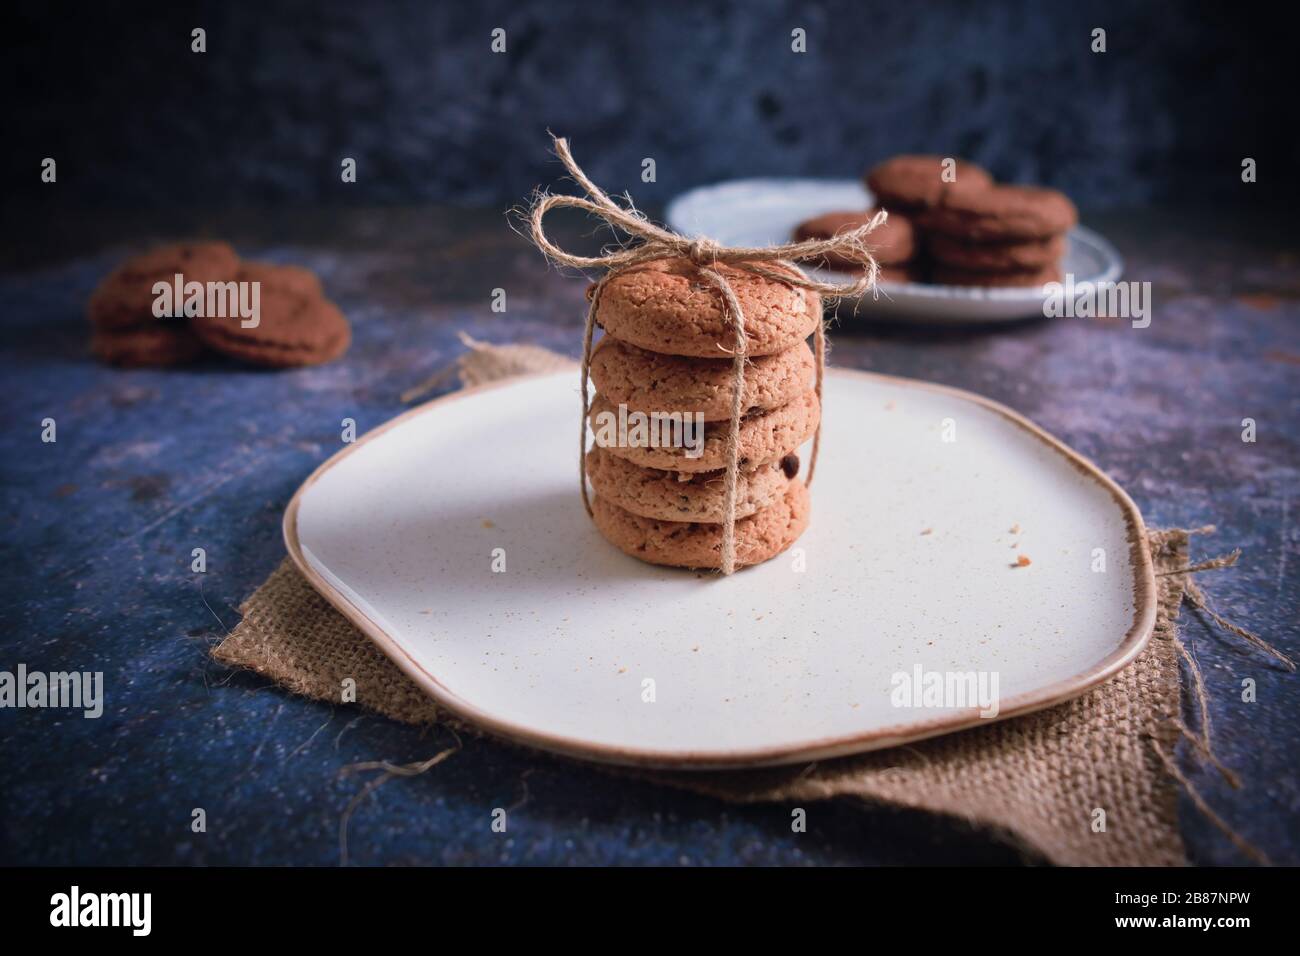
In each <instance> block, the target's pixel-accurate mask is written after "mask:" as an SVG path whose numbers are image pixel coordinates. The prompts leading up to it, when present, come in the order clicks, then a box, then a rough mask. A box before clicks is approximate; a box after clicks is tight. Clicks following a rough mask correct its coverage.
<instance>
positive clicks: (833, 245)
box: [521, 135, 888, 576]
mask: <svg viewBox="0 0 1300 956" xmlns="http://www.w3.org/2000/svg"><path fill="white" fill-rule="evenodd" d="M551 142H552V146H553V147H554V149H555V155H556V156H557V157H558V158H559V160H560V162H562V163H563V164H564V168H565V169H566V170H567V171H568V173H569V175H570V176H571V177H572V178H573V181H574V182H575V183H577V184H578V185H579V186H581V187H582V189H583V191H584V192H585V193H586V194H587V196H586V198H585V199H584V198H583V197H581V196H564V195H555V194H552V193H546V192H538V193H537V194H536V195H535V196H534V197H533V202H532V204H531V206H530V207H529V208H528V210H527V212H526V213H523V214H521V218H523V219H525V220H526V221H527V224H528V230H527V231H528V237H529V238H530V239H531V240H532V241H533V244H534V245H536V246H537V248H538V249H540V250H541V251H542V253H543V254H544V255H545V256H546V257H547V258H548V259H550V260H551V261H552V262H554V263H556V264H557V265H562V266H572V267H573V268H577V269H588V268H594V269H604V270H606V271H605V274H604V275H603V276H601V278H600V279H599V280H598V281H597V282H596V284H595V286H594V287H593V289H592V291H591V295H590V303H589V304H588V307H587V322H586V327H585V329H584V332H583V338H582V373H581V382H582V384H581V388H580V391H581V394H582V418H581V420H580V421H579V428H580V432H581V435H580V438H581V443H580V445H579V448H578V486H579V489H580V491H581V494H582V505H583V507H584V508H585V509H586V510H587V515H588V516H589V517H590V516H591V515H592V510H591V501H590V498H589V496H588V494H587V415H588V412H589V410H590V396H589V395H588V382H589V378H590V376H589V367H590V365H591V345H592V338H593V337H594V334H595V329H596V313H597V311H598V309H599V308H600V300H601V296H602V295H603V294H604V291H605V287H606V285H607V284H608V282H609V281H610V280H611V279H612V278H614V277H615V276H617V275H619V274H620V273H622V272H624V271H626V270H628V269H631V268H633V267H635V266H638V265H643V264H645V263H648V262H654V261H656V260H662V259H673V258H680V259H684V260H685V261H687V262H689V263H691V265H692V266H694V268H695V270H696V271H697V272H698V273H699V275H700V277H701V278H703V279H704V280H705V281H706V282H708V283H709V284H710V285H711V286H712V287H713V288H714V289H715V290H716V291H717V293H718V296H719V299H720V305H721V310H722V315H723V317H724V319H725V321H726V322H727V324H728V325H729V326H730V327H731V333H732V341H731V344H730V345H725V344H723V343H721V342H719V343H717V347H718V354H719V357H721V356H723V355H730V356H731V409H730V413H729V416H728V427H727V442H726V446H725V452H724V453H725V457H726V459H727V468H726V475H725V477H724V479H723V506H722V513H723V521H722V555H721V571H722V574H723V575H724V576H725V575H729V574H732V573H733V572H734V571H735V570H736V487H737V483H738V481H739V478H738V475H739V471H740V452H739V444H740V420H741V417H742V415H743V413H744V408H743V407H742V405H741V395H742V393H743V391H744V388H745V364H746V362H748V361H749V345H748V336H747V335H746V333H745V311H744V309H742V308H741V306H740V300H739V299H738V298H737V297H736V293H735V290H734V289H732V287H731V283H730V282H729V281H728V279H727V276H726V274H725V273H724V272H723V271H722V270H721V269H720V268H719V266H720V265H727V266H730V267H731V268H733V269H736V270H739V271H741V272H746V273H749V274H750V275H755V276H760V277H762V278H764V279H768V280H769V281H772V282H779V283H782V284H783V285H788V286H793V287H795V288H799V289H804V290H806V291H809V292H816V293H817V294H819V295H824V296H826V297H827V298H828V299H838V298H843V297H846V296H855V295H861V294H863V293H865V292H867V291H869V290H870V289H872V288H874V287H875V284H876V280H877V278H878V277H879V274H880V267H879V265H877V263H876V260H875V258H874V257H873V256H872V255H871V250H870V249H868V248H867V246H866V238H867V236H868V235H869V234H870V233H872V232H873V231H875V230H876V229H877V228H879V227H880V226H882V225H884V223H885V221H886V219H887V218H888V216H887V214H886V213H885V212H884V211H883V210H881V211H880V212H878V213H876V214H875V215H874V216H872V217H871V219H870V220H869V221H868V222H867V223H866V224H864V225H862V226H859V227H857V228H856V229H849V230H845V231H843V232H841V233H838V234H837V235H835V236H832V237H831V238H830V239H811V240H808V241H805V242H790V243H785V244H783V245H778V246H723V245H721V244H719V243H717V242H714V241H713V240H711V239H707V238H695V239H691V238H689V237H687V236H682V235H679V234H677V233H675V232H672V231H670V230H668V229H664V228H662V227H661V226H657V225H655V224H654V223H652V222H651V221H650V220H649V219H647V218H646V217H645V216H644V215H642V214H641V212H640V211H639V210H638V209H637V208H636V207H635V206H634V205H633V204H632V201H631V199H625V202H626V205H624V206H620V205H619V204H618V203H616V202H614V200H612V199H611V198H610V197H609V196H608V195H607V194H606V193H605V192H604V190H602V189H601V188H600V187H599V186H597V185H596V184H595V183H594V182H592V181H591V179H590V178H589V177H588V176H587V174H586V173H585V172H583V171H582V168H581V167H580V166H579V165H578V164H577V162H576V161H575V160H574V158H573V154H572V153H570V152H569V143H568V140H566V139H564V138H562V137H558V136H554V135H552V137H551ZM566 207H567V208H571V209H581V210H582V211H583V212H586V213H588V214H590V215H592V216H595V217H597V218H599V219H602V220H604V221H605V223H606V225H608V226H609V227H610V228H611V229H616V230H618V231H621V232H622V233H624V234H625V235H627V236H630V237H632V238H634V239H637V240H639V242H637V243H636V244H632V245H617V246H615V247H612V248H607V249H605V250H603V251H602V252H601V254H600V255H598V256H579V255H575V254H573V253H571V252H567V251H565V250H564V249H561V248H560V247H559V246H557V245H555V243H553V242H552V241H551V240H550V238H549V237H548V236H547V235H546V230H545V228H543V220H544V219H545V218H546V214H547V213H548V212H550V211H551V210H552V209H559V208H566ZM832 253H833V254H835V255H836V256H837V257H838V258H839V259H841V260H847V261H849V262H854V263H857V264H858V265H859V266H861V268H862V271H861V273H860V274H859V275H858V276H857V277H856V278H854V279H851V280H849V281H847V282H821V281H819V280H817V279H814V278H811V277H809V276H807V275H805V274H804V273H803V272H801V271H800V270H799V269H798V268H797V267H796V266H795V265H794V264H793V263H794V262H796V261H803V262H807V261H814V260H821V261H823V262H824V261H825V259H826V257H827V255H829V254H832ZM769 263H771V264H773V265H776V266H784V267H785V268H783V269H774V268H770V267H769V265H768V264H769ZM813 341H814V343H815V345H814V353H815V359H816V364H817V379H816V384H815V386H814V387H815V389H816V394H817V401H818V403H819V404H820V402H821V399H822V381H823V378H824V375H825V368H826V324H825V322H824V321H823V320H822V319H821V318H820V316H819V318H818V321H817V327H816V329H815V331H814V333H813ZM821 435H822V430H821V423H820V419H819V421H818V425H817V431H816V433H815V434H814V435H813V447H812V454H811V455H810V457H809V459H808V474H807V476H806V477H805V478H804V484H805V485H811V484H812V480H813V475H814V473H815V472H816V470H817V453H818V450H819V449H820V448H821Z"/></svg>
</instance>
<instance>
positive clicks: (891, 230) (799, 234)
mask: <svg viewBox="0 0 1300 956" xmlns="http://www.w3.org/2000/svg"><path fill="white" fill-rule="evenodd" d="M877 212H879V210H878V209H868V210H867V211H866V212H828V213H823V214H822V215H820V216H817V217H815V218H813V219H809V220H807V221H806V222H801V223H799V225H798V226H796V227H795V230H794V238H795V241H796V242H804V241H806V240H808V239H830V238H832V237H834V236H837V235H839V234H840V233H842V232H851V231H852V230H854V229H857V228H859V227H860V226H865V225H866V224H867V223H869V222H870V221H871V217H872V216H874V215H875V214H876V213H877ZM866 244H867V247H868V248H869V249H870V250H871V254H872V255H873V256H875V259H876V262H878V263H880V265H882V266H896V265H901V264H902V263H904V262H907V261H908V260H910V259H911V258H912V256H914V255H915V254H916V236H915V233H914V232H913V230H912V222H911V220H909V219H908V218H907V217H906V216H904V215H902V214H901V213H894V212H891V213H890V214H889V218H888V219H887V220H885V223H884V224H883V225H881V226H878V227H877V228H876V229H875V231H874V232H871V233H869V234H868V235H867V239H866ZM826 265H828V266H829V267H830V268H832V269H860V268H862V266H861V264H860V263H858V262H855V261H854V260H852V259H848V258H846V257H844V256H841V255H838V254H835V253H832V254H830V255H828V256H827V257H826Z"/></svg>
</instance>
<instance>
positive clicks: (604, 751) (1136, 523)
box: [282, 368, 1157, 770]
mask: <svg viewBox="0 0 1300 956" xmlns="http://www.w3.org/2000/svg"><path fill="white" fill-rule="evenodd" d="M570 374H572V373H570V372H567V371H561V372H554V371H551V372H537V373H532V374H527V375H517V376H512V377H510V378H506V379H502V380H501V381H497V382H487V383H484V384H481V385H475V386H471V387H468V388H463V389H459V390H457V391H454V392H451V393H449V394H447V395H444V396H441V397H439V398H435V399H433V400H432V401H429V402H425V403H424V404H422V405H418V406H416V407H415V408H412V409H409V410H407V411H406V412H403V413H402V414H400V415H397V416H396V417H394V418H392V419H390V420H389V421H387V422H385V423H384V424H382V425H379V426H377V427H376V428H374V429H372V430H370V431H369V432H366V433H365V434H364V435H363V436H362V437H361V438H359V439H358V440H357V441H355V442H353V443H351V444H349V445H348V446H347V447H346V448H343V449H341V450H339V451H338V452H336V453H335V454H333V455H331V456H330V457H329V458H328V459H326V460H325V461H324V462H323V463H322V464H321V465H319V466H318V467H317V468H316V469H315V471H313V472H312V473H311V475H309V476H308V477H307V480H306V481H304V482H303V483H302V485H300V486H299V488H298V490H297V491H296V492H294V495H293V497H292V498H291V499H290V501H289V504H288V506H287V507H286V508H285V512H284V520H283V522H282V530H283V534H284V543H285V547H286V548H287V549H288V552H289V557H290V558H291V559H292V560H293V563H294V565H295V566H296V567H297V569H298V570H299V571H300V572H301V573H302V575H303V576H304V577H305V578H306V579H307V581H308V583H309V584H311V586H312V587H313V588H314V589H315V590H316V591H317V593H319V594H320V595H321V596H322V597H323V598H325V600H326V601H328V602H329V603H330V604H331V605H332V606H333V607H334V608H335V609H336V610H337V611H339V612H340V613H341V614H342V615H343V616H344V617H345V618H347V619H348V620H349V621H350V622H351V623H352V624H353V625H355V626H356V627H357V628H358V629H359V630H360V631H361V632H362V633H363V634H364V635H365V636H366V637H367V638H369V639H370V640H371V641H372V642H373V643H374V644H375V645H376V646H377V647H378V648H379V650H380V651H381V652H383V654H384V655H385V656H386V657H387V658H388V659H389V660H391V661H392V662H393V663H394V664H396V665H397V666H398V668H399V669H401V671H402V672H403V673H404V674H406V676H407V677H409V678H411V679H412V680H413V681H414V682H415V683H416V685H417V686H418V687H419V688H420V689H421V691H423V692H424V693H425V694H426V695H428V696H429V697H431V698H432V699H433V700H434V702H435V703H436V704H438V705H439V706H440V707H443V708H445V709H446V710H447V711H449V712H450V713H451V714H453V715H454V716H455V717H457V718H459V719H461V720H463V721H465V722H467V723H469V724H471V725H473V726H475V727H476V728H478V729H481V730H484V731H486V732H487V733H488V734H490V735H492V736H495V737H499V738H502V739H504V740H506V741H508V742H510V743H514V744H522V745H524V746H528V747H534V748H536V749H539V750H546V751H550V752H553V753H558V754H562V755H564V756H567V757H574V758H577V759H580V760H588V761H593V762H596V763H605V764H615V765H622V766H637V767H647V768H657V769H665V770H723V769H745V768H753V767H771V766H780V765H785V764H792V763H803V762H811V761H816V760H825V759H831V758H834V757H843V756H848V755H850V754H858V753H866V752H869V751H872V750H881V749H884V748H888V747H894V746H898V745H900V744H906V743H914V742H916V741H918V740H924V739H926V738H929V737H936V736H939V735H942V734H947V733H952V732H954V731H959V730H965V729H968V728H971V727H975V726H979V725H982V724H988V723H991V722H992V721H991V720H989V719H987V718H982V717H980V716H979V712H978V709H977V708H971V709H968V710H965V711H961V712H958V713H952V714H945V715H943V716H940V717H935V718H932V719H930V720H926V721H917V722H909V723H906V724H899V725H894V726H889V727H882V728H876V729H873V730H869V731H865V732H862V733H856V734H848V735H841V736H838V737H830V738H826V739H824V740H817V741H812V742H808V743H799V744H788V745H781V746H778V747H771V748H751V749H741V750H730V751H728V750H722V751H688V750H680V749H673V750H656V749H653V748H631V747H625V746H615V745H610V744H595V743H591V742H589V741H584V740H581V739H577V738H573V737H566V736H563V735H560V734H552V733H546V732H541V731H536V730H534V729H532V728H530V727H526V726H522V725H519V724H516V723H513V722H511V721H508V720H502V719H500V718H497V717H495V716H493V715H492V714H490V713H487V712H485V711H483V710H481V709H480V708H478V707H477V706H475V705H474V704H472V703H471V702H469V701H467V700H464V699H462V698H460V697H459V696H457V695H456V694H454V693H453V692H452V691H450V690H449V689H448V688H447V687H445V686H444V685H443V684H442V683H441V682H440V681H439V680H438V678H437V676H436V675H434V674H431V673H429V672H428V671H427V670H425V669H424V668H423V667H422V666H421V665H420V664H419V663H418V662H417V661H416V660H415V658H414V657H413V656H411V654H410V653H409V652H408V651H407V650H406V649H405V648H404V647H403V646H402V643H401V641H399V640H398V639H397V638H395V637H393V636H392V635H390V634H388V633H387V632H386V631H384V629H383V628H382V627H381V626H380V625H379V624H378V623H376V622H375V621H374V620H373V619H371V618H370V617H369V616H368V615H366V613H365V612H364V611H363V610H362V609H361V608H359V607H357V606H356V605H355V604H353V603H352V601H351V600H349V598H348V597H347V596H346V595H345V594H343V593H342V592H341V591H339V590H337V589H336V588H335V587H334V586H333V585H332V584H331V583H330V582H329V581H328V579H326V578H325V577H324V576H323V575H321V574H320V573H319V572H318V571H317V570H316V569H315V568H314V567H313V566H312V564H311V562H310V561H309V560H308V559H307V557H306V554H305V553H304V550H303V547H302V544H301V541H300V540H299V537H298V509H299V507H300V506H301V504H302V499H303V496H304V494H305V493H306V491H307V490H308V489H309V488H310V487H311V486H312V485H313V484H315V483H316V482H317V481H318V480H319V479H320V477H321V476H322V475H324V474H325V472H327V471H328V470H330V469H331V468H333V467H334V466H335V465H337V464H338V463H339V462H340V461H342V460H343V459H344V458H346V457H347V456H348V455H351V454H353V453H355V452H356V451H357V450H358V449H360V448H362V447H363V446H364V445H365V444H366V443H367V442H370V441H372V440H374V439H375V438H378V437H379V436H380V435H383V434H384V433H385V432H387V431H389V430H391V429H394V428H397V427H398V426H400V425H401V424H403V423H404V422H407V421H409V420H411V419H413V418H415V417H417V416H422V415H427V414H430V413H433V412H436V411H437V410H438V409H439V408H440V407H442V406H444V405H446V404H448V403H450V402H454V401H459V400H460V399H463V398H469V397H471V396H474V395H478V394H481V393H483V392H487V391H493V390H496V389H503V388H509V387H511V386H513V385H517V384H519V383H521V382H525V381H529V380H533V379H539V378H545V377H548V376H556V377H558V376H560V375H566V376H567V375H570ZM827 374H828V375H836V376H840V375H847V376H860V377H864V378H868V379H873V380H876V381H880V382H888V383H891V384H893V385H896V386H902V387H905V388H917V389H924V390H929V391H934V392H938V393H940V394H944V395H947V396H949V397H952V398H956V399H958V400H963V401H968V402H972V403H973V404H976V405H978V406H980V407H982V408H984V409H987V410H989V411H992V412H994V413H995V414H997V415H1000V416H1002V417H1003V418H1005V419H1006V420H1007V421H1008V422H1010V423H1011V424H1013V425H1015V426H1017V427H1019V428H1021V429H1023V430H1024V431H1026V432H1028V433H1029V434H1030V435H1031V436H1033V437H1034V438H1036V439H1038V440H1039V441H1041V442H1043V443H1044V444H1046V445H1047V446H1048V447H1049V448H1051V449H1052V450H1054V451H1056V452H1057V453H1058V454H1060V455H1062V456H1063V457H1064V458H1065V459H1066V460H1067V461H1068V462H1070V464H1072V465H1073V466H1074V467H1075V468H1076V469H1077V470H1078V471H1079V472H1081V473H1082V474H1083V475H1085V476H1086V477H1088V478H1089V479H1091V480H1093V481H1095V482H1097V483H1098V484H1099V485H1101V487H1102V488H1103V489H1104V490H1105V491H1106V492H1108V493H1109V494H1110V496H1111V498H1112V499H1113V500H1114V501H1115V503H1116V504H1117V505H1118V506H1119V509H1120V512H1121V514H1122V516H1123V518H1124V523H1125V526H1126V534H1127V539H1128V543H1129V555H1130V560H1131V561H1132V565H1133V571H1134V581H1133V618H1132V623H1131V624H1130V626H1129V629H1128V631H1127V632H1126V633H1125V635H1124V637H1123V639H1122V640H1121V641H1120V642H1119V643H1118V644H1117V645H1116V646H1115V648H1114V649H1113V650H1112V651H1111V653H1110V654H1108V655H1107V656H1106V657H1105V658H1103V659H1102V660H1101V661H1100V662H1098V663H1097V664H1094V665H1093V666H1092V667H1090V668H1087V669H1086V670H1084V671H1082V672H1081V673H1079V674H1076V675H1074V676H1072V677H1068V678H1063V679H1061V680H1058V681H1055V682H1053V683H1051V684H1047V685H1044V686H1043V687H1039V688H1036V689H1034V690H1030V691H1025V692H1024V693H1021V694H1017V695H1016V696H1014V697H1012V698H1010V699H1008V700H1006V701H1003V702H1001V704H1000V707H999V712H998V716H997V717H996V718H993V720H1004V719H1007V718H1010V717H1016V716H1020V715H1023V714H1028V713H1032V712H1034V711H1037V710H1043V709H1045V708H1047V707H1051V706H1054V705H1056V704H1059V703H1062V702H1064V701H1067V700H1070V699H1072V698H1074V697H1078V696H1079V695H1081V694H1083V693H1085V692H1086V691H1088V690H1090V689H1091V688H1093V687H1095V686H1097V685H1098V684H1100V683H1102V682H1104V681H1106V680H1107V679H1109V678H1110V677H1112V676H1113V675H1114V674H1116V673H1117V672H1118V671H1120V670H1122V669H1123V668H1124V667H1125V666H1126V665H1128V664H1129V663H1131V662H1132V661H1133V660H1134V659H1135V658H1136V657H1137V656H1138V654H1140V653H1141V652H1142V649H1143V648H1144V647H1145V646H1146V643H1147V641H1148V640H1149V639H1150V637H1151V635H1152V633H1153V632H1154V629H1155V622H1156V600H1157V591H1156V581H1155V565H1154V561H1153V559H1152V557H1151V551H1150V546H1149V544H1148V541H1147V533H1146V525H1145V524H1144V522H1143V520H1142V514H1141V512H1140V511H1139V510H1138V507H1137V505H1136V504H1134V502H1133V500H1132V499H1131V498H1130V497H1129V496H1128V494H1127V493H1126V492H1125V491H1124V489H1122V488H1121V487H1120V486H1119V485H1117V484H1116V483H1115V482H1114V481H1113V480H1112V479H1111V478H1110V477H1109V476H1108V475H1106V474H1105V472H1103V471H1102V470H1101V469H1100V468H1098V467H1097V465H1096V464H1094V463H1093V462H1092V461H1091V460H1090V459H1088V458H1086V457H1085V456H1083V455H1081V454H1079V453H1078V452H1076V451H1075V450H1074V449H1072V448H1070V447H1069V446H1068V445H1066V444H1065V443H1064V442H1062V441H1061V440H1060V439H1058V438H1056V437H1055V436H1054V435H1051V434H1050V433H1048V432H1046V431H1044V430H1043V429H1042V428H1040V427H1038V426H1037V425H1035V424H1034V423H1033V422H1032V421H1030V420H1029V419H1027V418H1025V417H1024V416H1022V415H1020V414H1019V413H1018V412H1015V411H1013V410H1012V409H1010V408H1008V407H1007V406H1005V405H1003V404H1001V403H1000V402H995V401H993V400H992V399H989V398H985V397H984V396H982V395H978V394H976V393H974V392H969V391H966V390H964V389H959V388H953V387H951V386H947V385H939V384H936V383H933V382H925V381H921V380H919V379H911V378H903V377H899V376H893V375H882V374H879V373H875V372H863V371H860V370H858V369H846V368H828V369H827Z"/></svg>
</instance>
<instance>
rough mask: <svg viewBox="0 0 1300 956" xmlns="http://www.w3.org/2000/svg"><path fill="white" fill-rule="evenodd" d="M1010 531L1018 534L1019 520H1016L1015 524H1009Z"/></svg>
mask: <svg viewBox="0 0 1300 956" xmlns="http://www.w3.org/2000/svg"><path fill="white" fill-rule="evenodd" d="M1011 533H1012V534H1020V523H1019V522H1016V523H1015V524H1013V525H1012V526H1011Z"/></svg>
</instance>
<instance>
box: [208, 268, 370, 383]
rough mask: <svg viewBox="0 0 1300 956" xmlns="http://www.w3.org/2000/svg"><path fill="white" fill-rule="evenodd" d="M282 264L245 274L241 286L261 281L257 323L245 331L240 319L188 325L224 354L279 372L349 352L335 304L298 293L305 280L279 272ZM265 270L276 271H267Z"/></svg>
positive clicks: (348, 339) (239, 278) (343, 321)
mask: <svg viewBox="0 0 1300 956" xmlns="http://www.w3.org/2000/svg"><path fill="white" fill-rule="evenodd" d="M283 268H284V267H280V266H268V265H265V264H263V265H259V266H257V267H255V268H254V269H250V270H247V271H245V270H241V271H240V272H239V274H238V276H237V277H236V279H237V281H239V282H253V281H256V282H259V283H260V286H259V289H260V299H261V301H260V310H259V311H260V314H259V316H258V324H257V325H256V326H255V327H252V328H244V327H243V326H242V323H241V320H240V319H239V318H238V317H232V318H221V317H216V316H196V317H194V318H191V319H190V327H191V328H193V329H194V332H195V334H196V335H198V337H199V338H200V339H202V340H203V342H204V343H205V344H206V345H208V346H210V347H211V348H213V349H215V350H216V351H218V352H221V353H223V354H225V355H230V356H233V357H234V358H238V359H242V360H244V361H246V362H252V363H253V364H256V365H269V366H272V367H275V368H291V367H297V366H302V365H321V364H323V363H325V362H330V361H333V360H334V359H336V358H338V357H339V356H340V355H342V354H343V353H344V352H346V351H347V349H348V345H349V344H351V341H352V330H351V327H350V326H349V325H348V320H347V319H346V318H344V317H343V313H341V312H340V311H339V310H338V308H337V307H336V306H335V305H334V303H332V302H330V301H329V300H328V299H325V298H323V297H322V296H319V295H304V294H303V293H302V292H301V291H300V286H301V276H297V275H295V274H294V273H292V272H290V273H276V272H275V271H274V270H277V269H283ZM267 270H272V271H270V272H268V271H267Z"/></svg>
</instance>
